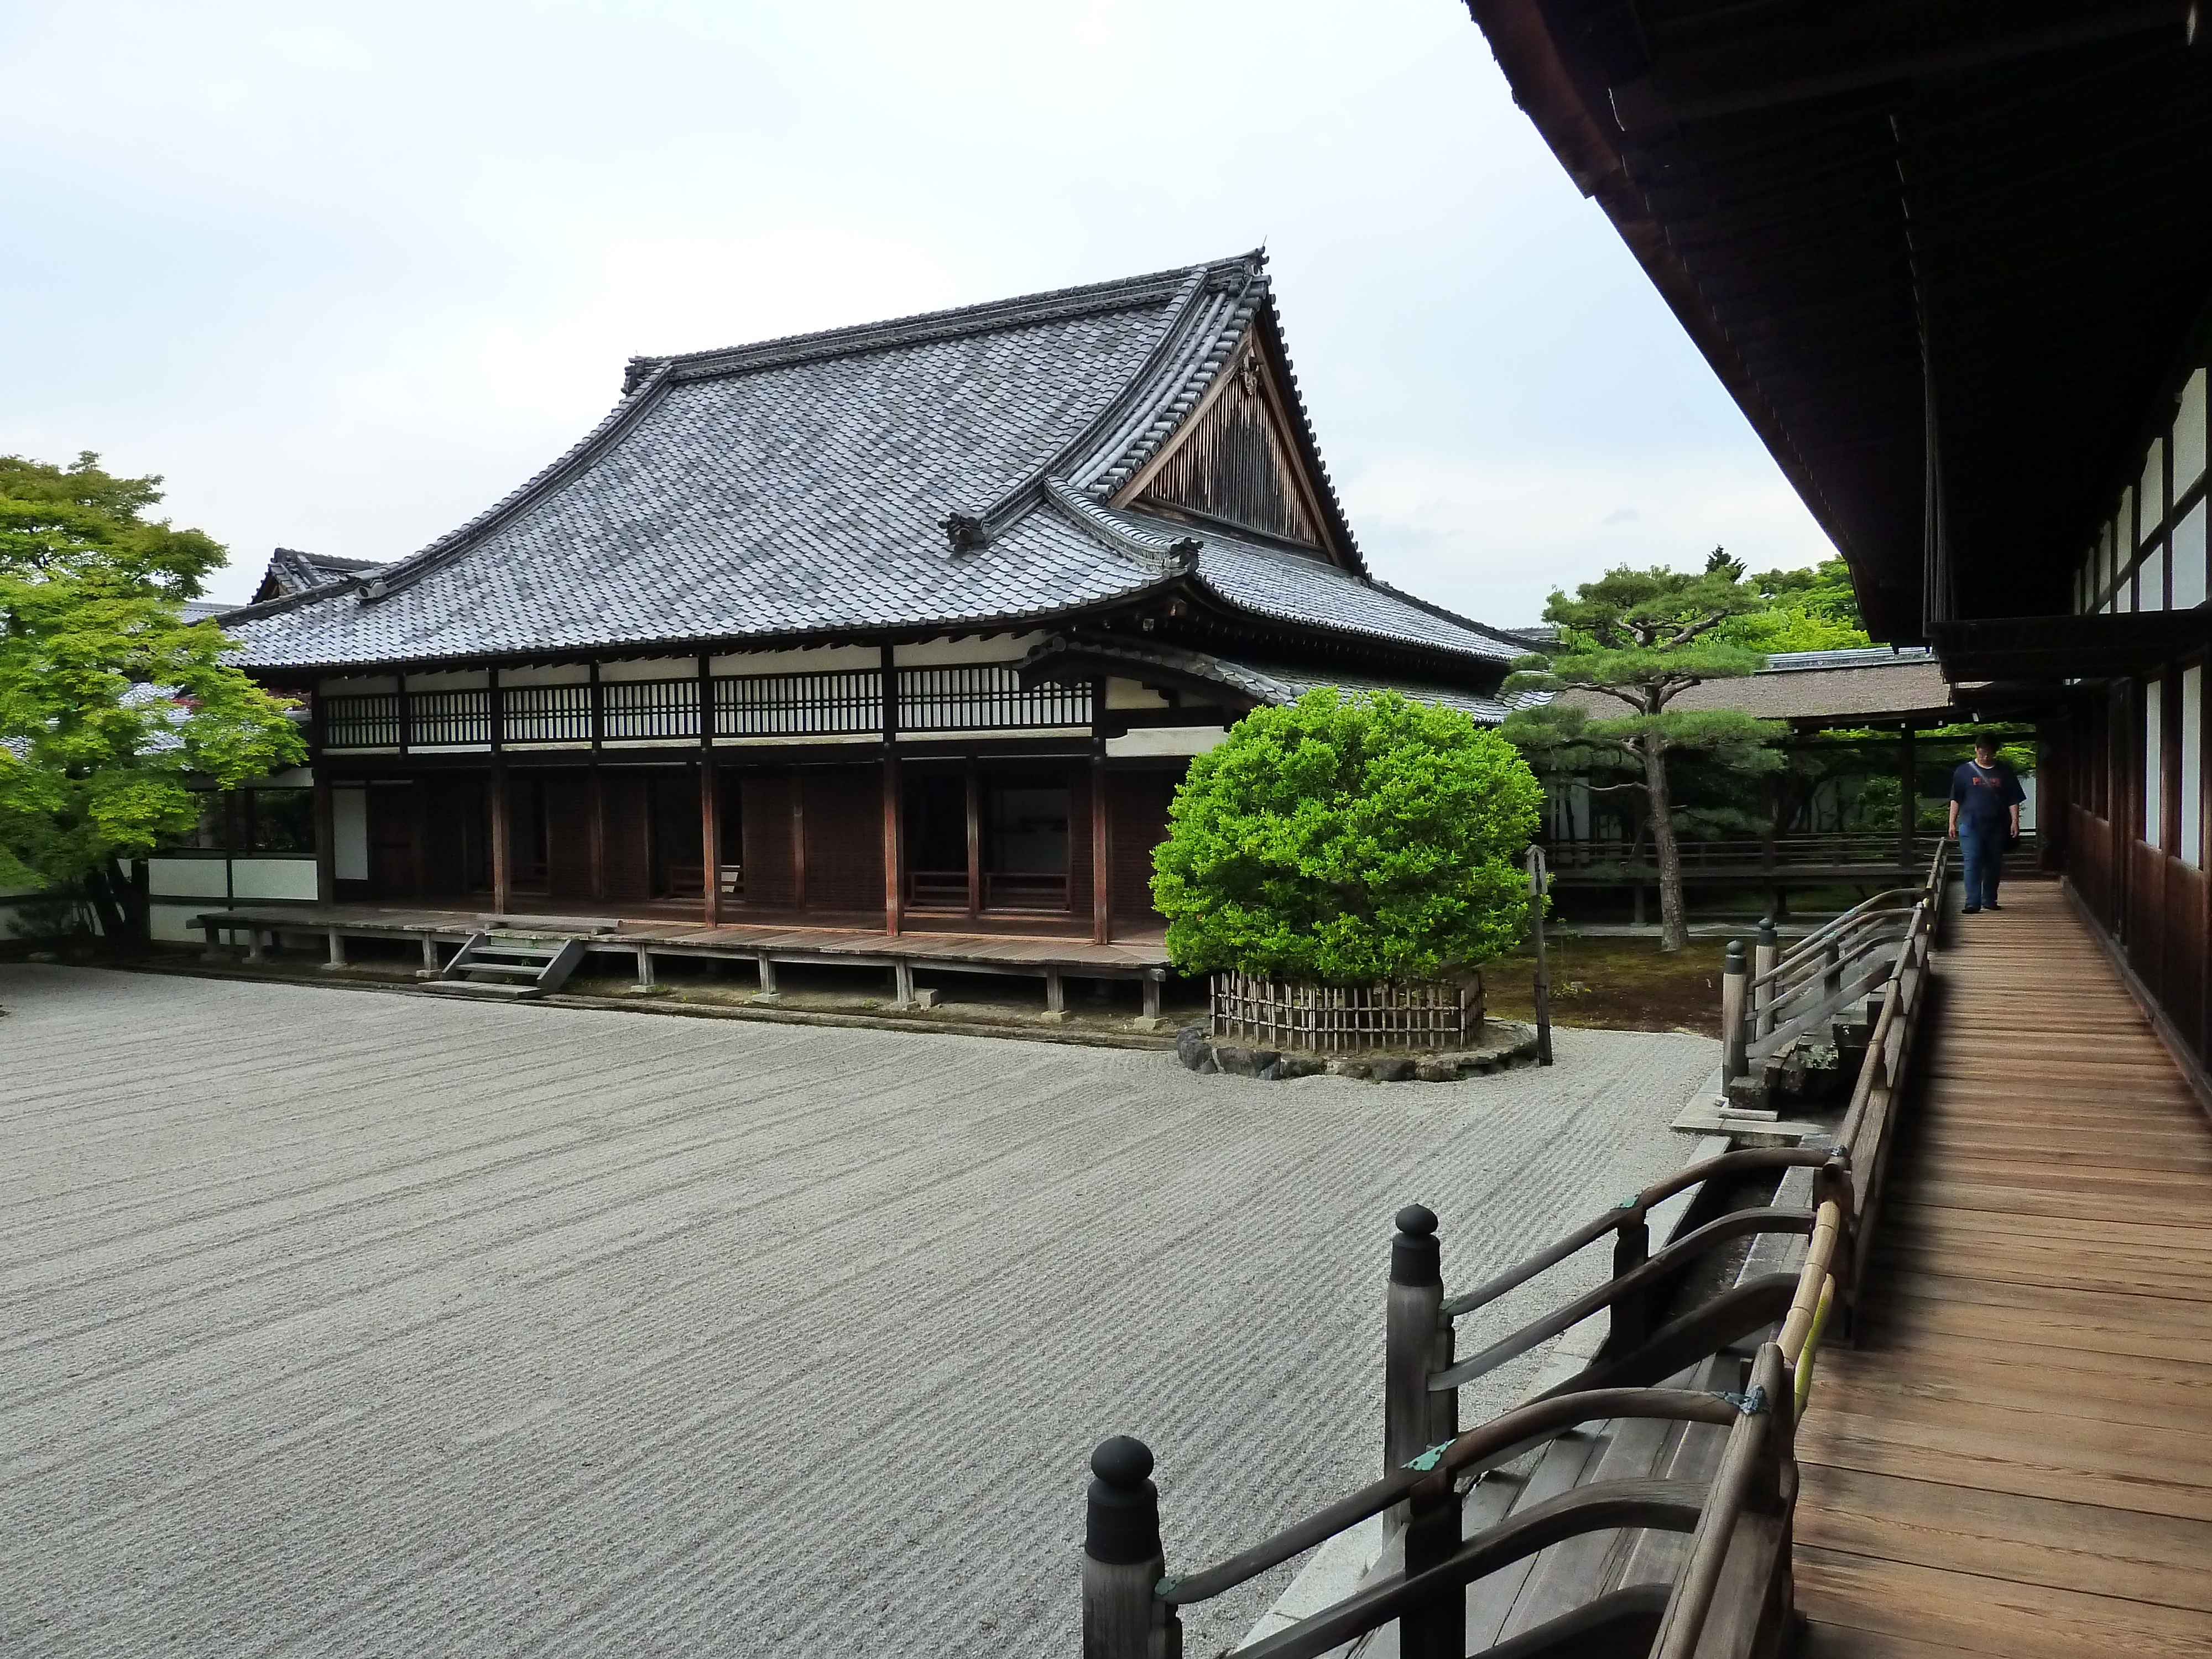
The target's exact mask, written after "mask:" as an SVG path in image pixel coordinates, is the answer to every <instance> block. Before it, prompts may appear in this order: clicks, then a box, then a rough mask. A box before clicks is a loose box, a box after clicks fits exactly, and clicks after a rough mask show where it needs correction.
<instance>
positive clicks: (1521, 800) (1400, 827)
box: [1152, 689, 1543, 984]
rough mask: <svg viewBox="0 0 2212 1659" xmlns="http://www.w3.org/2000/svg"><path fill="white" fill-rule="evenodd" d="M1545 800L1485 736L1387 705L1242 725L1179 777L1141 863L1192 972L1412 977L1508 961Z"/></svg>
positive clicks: (1444, 718)
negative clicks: (1521, 861) (1526, 860)
mask: <svg viewBox="0 0 2212 1659" xmlns="http://www.w3.org/2000/svg"><path fill="white" fill-rule="evenodd" d="M1542 799H1543V792H1542V788H1541V786H1540V785H1539V784H1538V783H1537V781H1536V779H1535V777H1534V775H1533V774H1532V773H1531V772H1530V771H1529V769H1528V766H1527V764H1526V763H1524V762H1523V761H1522V758H1521V757H1520V755H1519V754H1518V753H1517V752H1516V750H1514V748H1513V746H1512V744H1509V743H1507V742H1506V741H1505V740H1504V738H1501V737H1499V736H1498V734H1497V733H1496V732H1492V731H1488V730H1486V729H1485V728H1483V727H1482V726H1478V725H1477V724H1476V723H1475V722H1474V720H1471V719H1469V718H1468V716H1467V715H1465V714H1458V713H1455V712H1454V711H1452V710H1449V709H1443V708H1435V707H1432V706H1431V705H1427V704H1424V703H1417V702H1409V701H1407V699H1406V698H1404V697H1401V696H1398V695H1397V694H1396V693H1395V692H1389V691H1383V692H1377V693H1375V694H1373V695H1372V696H1358V697H1347V696H1341V695H1340V694H1339V693H1338V692H1336V691H1335V690H1328V689H1324V690H1316V691H1311V692H1309V693H1308V694H1307V695H1306V696H1304V697H1303V698H1301V699H1300V700H1299V701H1298V702H1297V703H1296V704H1294V705H1292V706H1291V707H1289V708H1261V709H1255V711H1254V712H1253V713H1251V714H1247V715H1246V716H1245V717H1244V718H1243V720H1240V721H1238V722H1237V726H1235V727H1234V728H1233V729H1232V730H1231V732H1230V733H1229V736H1228V738H1227V739H1226V740H1225V741H1224V742H1223V743H1222V744H1220V746H1219V747H1218V748H1216V749H1214V750H1211V751H1210V752H1208V753H1206V754H1204V755H1200V757H1198V758H1197V759H1195V760H1194V761H1193V762H1192V763H1191V767H1190V772H1189V775H1188V777H1186V778H1185V780H1184V781H1183V784H1182V788H1181V789H1179V790H1178V791H1177V792H1176V799H1175V805H1174V806H1173V808H1172V809H1171V811H1170V813H1169V826H1170V827H1169V833H1168V839H1167V840H1166V842H1164V843H1163V844H1162V845H1161V846H1160V848H1158V850H1157V851H1156V852H1155V853H1154V854H1153V865H1154V868H1155V870H1156V872H1157V873H1156V874H1155V875H1154V877H1153V878H1152V894H1153V898H1154V901H1155V902H1156V903H1157V904H1158V907H1159V908H1160V910H1161V912H1162V913H1163V914H1164V915H1166V916H1167V918H1168V954H1169V955H1170V957H1172V958H1173V960H1174V962H1175V963H1176V967H1178V968H1180V969H1183V970H1184V971H1185V972H1188V973H1197V972H1204V971H1207V970H1212V969H1234V970H1236V971H1238V972H1243V973H1250V974H1268V975H1277V976H1279V977H1284V978H1289V979H1294V980H1305V981H1326V982H1334V983H1340V984H1351V983H1362V982H1365V981H1375V980H1405V979H1425V978H1430V977H1433V976H1434V975H1437V974H1439V973H1441V972H1443V971H1446V970H1447V969H1450V968H1453V967H1455V966H1459V965H1472V964H1474V963H1480V962H1484V961H1486V960H1488V959H1489V958H1491V957H1495V956H1498V955H1499V954H1500V953H1501V952H1503V951H1508V950H1510V949H1512V948H1513V946H1514V945H1515V944H1516V942H1517V940H1518V939H1519V938H1520V933H1521V929H1522V923H1523V921H1525V919H1526V916H1527V913H1528V891H1527V878H1526V877H1525V876H1523V875H1522V872H1520V871H1519V870H1518V869H1517V868H1516V867H1515V866H1514V864H1513V863H1512V861H1511V860H1513V858H1514V856H1515V855H1516V854H1518V853H1519V852H1520V851H1521V849H1522V848H1524V847H1525V846H1527V845H1528V837H1529V836H1530V835H1531V834H1532V833H1533V832H1534V829H1535V827H1536V823H1537V818H1538V814H1539V811H1540V808H1541V805H1542Z"/></svg>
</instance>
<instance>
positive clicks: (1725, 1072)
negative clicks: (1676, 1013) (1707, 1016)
mask: <svg viewBox="0 0 2212 1659" xmlns="http://www.w3.org/2000/svg"><path fill="white" fill-rule="evenodd" d="M1749 978H1750V975H1748V974H1747V972H1746V971H1745V968H1744V962H1743V941H1742V940H1741V939H1730V940H1729V946H1728V954H1727V955H1726V956H1724V957H1722V958H1721V1085H1722V1086H1723V1088H1725V1087H1726V1086H1727V1085H1729V1084H1731V1083H1733V1082H1735V1080H1736V1079H1738V1078H1740V1077H1741V1076H1742V1075H1743V1073H1744V1069H1745V1060H1744V1040H1743V994H1744V987H1745V984H1746V982H1747V981H1748V979H1749Z"/></svg>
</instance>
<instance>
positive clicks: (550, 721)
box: [499, 685, 592, 743]
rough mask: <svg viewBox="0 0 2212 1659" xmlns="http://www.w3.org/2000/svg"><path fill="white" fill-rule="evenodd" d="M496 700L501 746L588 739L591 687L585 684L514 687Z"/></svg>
mask: <svg viewBox="0 0 2212 1659" xmlns="http://www.w3.org/2000/svg"><path fill="white" fill-rule="evenodd" d="M499 698H500V721H501V734H500V736H501V742H503V743H588V742H590V741H591V738H592V688H591V687H590V686H588V685H517V686H510V687H507V688H506V689H504V690H501V692H500V694H499Z"/></svg>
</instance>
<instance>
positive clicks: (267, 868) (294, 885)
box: [230, 858, 319, 903]
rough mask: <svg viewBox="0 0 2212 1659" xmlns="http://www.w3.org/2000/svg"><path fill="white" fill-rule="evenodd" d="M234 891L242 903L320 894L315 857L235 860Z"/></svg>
mask: <svg viewBox="0 0 2212 1659" xmlns="http://www.w3.org/2000/svg"><path fill="white" fill-rule="evenodd" d="M230 880H231V892H232V894H233V895H234V896H235V897H236V898H237V900H238V902H240V903H244V902H246V901H247V900H250V899H305V900H307V901H310V902H312V901H313V900H314V899H315V898H317V897H319V893H318V891H317V889H316V884H315V861H314V860H313V859H276V858H269V859H251V858H248V859H233V860H231V861H230Z"/></svg>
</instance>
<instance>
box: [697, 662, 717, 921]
mask: <svg viewBox="0 0 2212 1659" xmlns="http://www.w3.org/2000/svg"><path fill="white" fill-rule="evenodd" d="M721 817H722V791H721V785H720V781H719V780H718V778H717V776H716V774H715V769H714V663H713V661H712V659H709V658H708V655H707V653H705V652H703V651H702V652H701V653H699V915H700V919H701V920H702V921H704V922H705V923H706V925H707V926H708V927H719V926H720V925H721V921H722V834H721Z"/></svg>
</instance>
